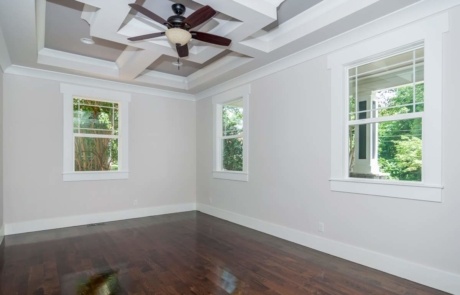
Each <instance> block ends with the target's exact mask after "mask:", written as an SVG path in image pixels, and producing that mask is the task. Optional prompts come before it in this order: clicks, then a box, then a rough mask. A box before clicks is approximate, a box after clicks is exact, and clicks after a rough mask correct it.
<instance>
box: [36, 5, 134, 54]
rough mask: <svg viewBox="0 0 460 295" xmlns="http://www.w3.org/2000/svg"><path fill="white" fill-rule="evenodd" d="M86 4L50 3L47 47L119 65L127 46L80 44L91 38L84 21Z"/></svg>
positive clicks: (95, 39)
mask: <svg viewBox="0 0 460 295" xmlns="http://www.w3.org/2000/svg"><path fill="white" fill-rule="evenodd" d="M83 6H84V5H83V3H80V2H77V1H73V0H48V1H47V2H46V20H45V47H46V48H49V49H54V50H59V51H64V52H68V53H74V54H78V55H83V56H88V57H93V58H98V59H103V60H107V61H116V59H117V58H118V57H119V56H120V54H121V53H122V52H123V50H124V49H125V48H126V45H123V44H118V43H115V42H111V41H108V40H103V39H98V38H93V40H94V42H95V44H93V45H88V44H84V43H82V42H81V41H80V39H81V38H90V33H89V28H90V27H89V24H88V23H87V22H86V21H85V20H83V19H81V13H82V9H83Z"/></svg>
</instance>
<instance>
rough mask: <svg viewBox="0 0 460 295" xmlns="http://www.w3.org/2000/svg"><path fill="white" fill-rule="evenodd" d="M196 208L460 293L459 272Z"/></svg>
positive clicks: (283, 237)
mask: <svg viewBox="0 0 460 295" xmlns="http://www.w3.org/2000/svg"><path fill="white" fill-rule="evenodd" d="M196 207H197V210H198V211H200V212H203V213H206V214H209V215H212V216H214V217H218V218H220V219H224V220H227V221H230V222H233V223H236V224H239V225H242V226H245V227H248V228H251V229H255V230H257V231H260V232H263V233H266V234H269V235H272V236H275V237H278V238H281V239H284V240H287V241H290V242H294V243H296V244H300V245H303V246H306V247H309V248H312V249H315V250H318V251H321V252H324V253H327V254H331V255H334V256H337V257H340V258H343V259H346V260H349V261H353V262H356V263H359V264H362V265H365V266H368V267H371V268H374V269H377V270H380V271H383V272H386V273H389V274H392V275H395V276H398V277H401V278H405V279H408V280H411V281H414V282H416V283H419V284H423V285H426V286H429V287H432V288H435V289H439V290H442V291H445V292H449V293H452V294H460V275H458V274H454V273H450V272H446V271H443V270H439V269H435V268H431V267H427V266H424V265H420V264H416V263H413V262H410V261H407V260H403V259H400V258H396V257H392V256H389V255H385V254H382V253H378V252H373V251H370V250H366V249H363V248H359V247H355V246H352V245H349V244H345V243H341V242H337V241H334V240H330V239H326V238H323V237H320V236H316V235H312V234H308V233H305V232H302V231H299V230H295V229H291V228H288V227H284V226H281V225H278V224H274V223H270V222H267V221H263V220H259V219H256V218H252V217H248V216H244V215H241V214H238V213H234V212H230V211H226V210H222V209H219V208H216V207H212V206H209V205H205V204H199V203H198V204H197V205H196Z"/></svg>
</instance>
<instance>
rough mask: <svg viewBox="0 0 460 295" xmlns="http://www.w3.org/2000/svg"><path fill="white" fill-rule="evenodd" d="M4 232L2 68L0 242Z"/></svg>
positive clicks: (0, 78) (0, 88)
mask: <svg viewBox="0 0 460 295" xmlns="http://www.w3.org/2000/svg"><path fill="white" fill-rule="evenodd" d="M3 234H4V227H3V71H2V70H1V69H0V244H1V243H2V242H3Z"/></svg>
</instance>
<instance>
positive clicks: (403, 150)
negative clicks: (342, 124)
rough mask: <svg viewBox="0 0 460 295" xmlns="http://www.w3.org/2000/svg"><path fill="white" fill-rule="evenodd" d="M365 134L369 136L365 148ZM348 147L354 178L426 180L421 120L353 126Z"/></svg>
mask: <svg viewBox="0 0 460 295" xmlns="http://www.w3.org/2000/svg"><path fill="white" fill-rule="evenodd" d="M363 129H364V130H363ZM362 132H364V133H366V134H367V136H366V139H365V144H364V145H361V141H360V140H359V137H360V134H361V133H362ZM375 133H377V134H375ZM348 146H349V176H350V177H357V178H377V179H394V180H404V181H421V180H422V119H421V118H417V119H409V120H399V121H388V122H381V123H373V124H362V125H355V126H350V127H349V144H348ZM361 148H364V149H365V151H364V154H365V155H366V156H365V157H364V158H362V157H360V155H362V151H360V150H359V149H361Z"/></svg>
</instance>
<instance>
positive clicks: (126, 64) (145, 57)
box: [116, 46, 161, 80]
mask: <svg viewBox="0 0 460 295" xmlns="http://www.w3.org/2000/svg"><path fill="white" fill-rule="evenodd" d="M160 56H161V53H155V52H152V51H149V50H143V49H137V48H135V47H132V46H128V47H126V49H125V50H124V51H123V53H122V54H121V55H120V56H119V57H118V59H117V61H116V63H117V66H118V69H119V75H120V78H122V79H124V80H133V79H134V78H136V77H137V76H139V74H141V73H142V72H143V71H144V70H145V69H146V68H147V67H148V66H150V65H151V64H152V63H153V62H154V61H155V60H157V59H158V58H159V57H160Z"/></svg>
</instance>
